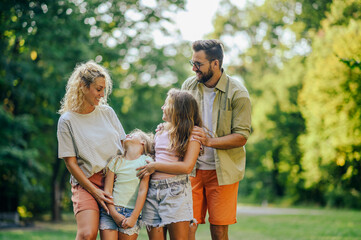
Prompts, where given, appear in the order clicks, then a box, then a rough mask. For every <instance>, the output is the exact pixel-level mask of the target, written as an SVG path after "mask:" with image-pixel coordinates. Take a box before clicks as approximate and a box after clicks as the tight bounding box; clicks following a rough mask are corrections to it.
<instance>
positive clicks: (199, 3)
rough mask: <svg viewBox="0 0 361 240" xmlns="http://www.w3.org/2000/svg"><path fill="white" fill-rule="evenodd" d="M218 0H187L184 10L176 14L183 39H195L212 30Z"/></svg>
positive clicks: (177, 24) (176, 20)
mask: <svg viewBox="0 0 361 240" xmlns="http://www.w3.org/2000/svg"><path fill="white" fill-rule="evenodd" d="M219 1H220V0H188V1H187V4H186V7H185V11H180V12H178V13H177V14H176V18H175V22H176V26H177V27H178V28H179V29H180V31H181V34H182V37H183V40H187V41H191V42H193V41H195V40H199V39H202V38H203V36H204V35H206V34H207V33H210V32H212V31H213V25H212V20H213V18H214V16H215V13H216V10H217V8H218V5H219Z"/></svg>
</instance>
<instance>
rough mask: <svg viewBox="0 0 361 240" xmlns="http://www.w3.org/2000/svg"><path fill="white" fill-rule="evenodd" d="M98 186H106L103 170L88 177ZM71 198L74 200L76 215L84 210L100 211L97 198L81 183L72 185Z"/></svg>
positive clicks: (101, 187)
mask: <svg viewBox="0 0 361 240" xmlns="http://www.w3.org/2000/svg"><path fill="white" fill-rule="evenodd" d="M88 179H89V180H90V181H91V182H92V183H93V184H94V185H95V186H96V187H98V188H100V189H103V188H104V176H103V173H102V172H98V173H95V174H94V175H93V176H91V177H90V178H88ZM71 192H72V193H73V195H72V196H71V200H72V202H73V211H74V215H76V214H77V213H78V212H81V211H83V210H95V211H98V212H99V206H98V202H97V201H96V200H95V198H94V197H93V196H92V195H91V194H90V193H89V192H88V191H87V190H85V189H84V188H83V187H82V186H80V184H77V185H74V186H72V187H71Z"/></svg>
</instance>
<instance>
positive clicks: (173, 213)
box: [142, 175, 193, 227]
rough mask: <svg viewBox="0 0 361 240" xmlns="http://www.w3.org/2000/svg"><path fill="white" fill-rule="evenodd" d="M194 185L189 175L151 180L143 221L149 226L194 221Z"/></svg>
mask: <svg viewBox="0 0 361 240" xmlns="http://www.w3.org/2000/svg"><path fill="white" fill-rule="evenodd" d="M192 220H193V203H192V187H191V184H190V180H189V177H188V175H178V176H175V177H171V178H166V179H161V180H155V179H151V180H150V182H149V190H148V194H147V199H146V201H145V204H144V207H143V216H142V222H143V224H145V225H146V226H148V227H162V226H165V225H168V224H171V223H176V222H183V221H192Z"/></svg>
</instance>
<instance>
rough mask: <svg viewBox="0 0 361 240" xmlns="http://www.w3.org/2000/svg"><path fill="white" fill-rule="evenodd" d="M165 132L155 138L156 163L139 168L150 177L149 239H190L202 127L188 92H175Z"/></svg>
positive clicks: (168, 107)
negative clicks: (196, 134) (195, 133)
mask: <svg viewBox="0 0 361 240" xmlns="http://www.w3.org/2000/svg"><path fill="white" fill-rule="evenodd" d="M162 110H163V120H164V121H165V122H166V123H165V124H164V126H163V129H162V130H160V131H158V132H157V134H156V136H155V162H150V163H148V164H147V165H145V166H143V167H140V168H138V169H137V170H139V173H138V176H139V177H140V178H143V177H147V176H149V175H150V174H153V175H152V178H151V180H150V183H149V190H148V194H147V199H146V202H145V204H144V207H143V216H142V221H143V222H144V224H145V225H146V226H147V230H148V236H149V239H151V240H152V239H155V240H159V239H165V238H166V230H165V229H167V230H168V231H169V235H170V239H188V231H189V225H190V222H191V221H192V220H193V206H192V188H191V185H190V180H189V177H188V174H189V173H191V171H192V170H193V167H194V165H195V163H196V161H197V157H198V155H199V152H200V150H201V144H200V143H199V142H198V141H196V140H194V139H192V136H191V133H192V129H193V127H194V126H199V127H202V120H201V117H200V114H199V110H198V105H197V102H196V99H195V98H194V97H193V96H192V95H191V94H190V93H189V92H186V91H181V90H176V89H171V90H170V91H169V92H168V97H167V99H166V100H165V104H164V105H163V107H162Z"/></svg>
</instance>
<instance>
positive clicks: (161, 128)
mask: <svg viewBox="0 0 361 240" xmlns="http://www.w3.org/2000/svg"><path fill="white" fill-rule="evenodd" d="M163 128H164V123H159V124H158V126H157V129H155V132H159V131H161V130H163Z"/></svg>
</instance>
